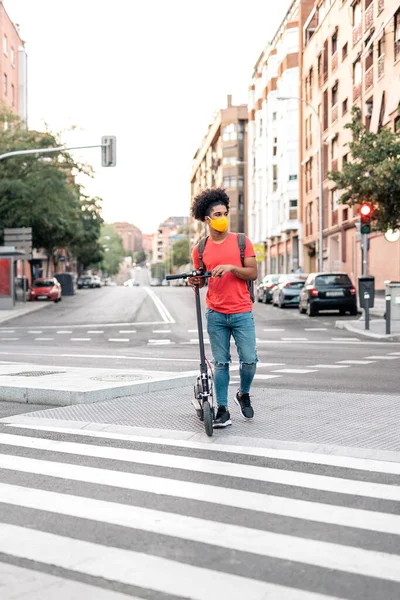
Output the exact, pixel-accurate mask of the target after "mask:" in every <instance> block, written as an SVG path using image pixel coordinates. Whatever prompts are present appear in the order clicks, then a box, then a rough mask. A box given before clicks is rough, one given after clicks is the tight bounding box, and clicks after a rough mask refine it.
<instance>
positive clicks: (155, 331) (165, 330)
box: [152, 329, 171, 333]
mask: <svg viewBox="0 0 400 600" xmlns="http://www.w3.org/2000/svg"><path fill="white" fill-rule="evenodd" d="M152 333H171V329H153V331H152Z"/></svg>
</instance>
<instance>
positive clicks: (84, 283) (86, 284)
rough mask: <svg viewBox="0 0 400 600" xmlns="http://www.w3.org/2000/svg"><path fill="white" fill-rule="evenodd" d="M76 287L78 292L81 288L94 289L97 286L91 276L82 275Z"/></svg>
mask: <svg viewBox="0 0 400 600" xmlns="http://www.w3.org/2000/svg"><path fill="white" fill-rule="evenodd" d="M77 285H78V290H81V289H83V288H95V287H96V286H97V284H96V281H95V279H94V277H93V275H82V277H79V279H78V283H77Z"/></svg>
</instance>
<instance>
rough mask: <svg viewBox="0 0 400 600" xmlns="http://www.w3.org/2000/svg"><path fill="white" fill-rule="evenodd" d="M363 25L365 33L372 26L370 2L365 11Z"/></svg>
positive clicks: (372, 8)
mask: <svg viewBox="0 0 400 600" xmlns="http://www.w3.org/2000/svg"><path fill="white" fill-rule="evenodd" d="M364 23H365V31H367V30H368V29H369V28H370V27H372V25H373V24H374V3H373V2H371V4H370V5H369V6H368V8H367V10H366V11H365V16H364Z"/></svg>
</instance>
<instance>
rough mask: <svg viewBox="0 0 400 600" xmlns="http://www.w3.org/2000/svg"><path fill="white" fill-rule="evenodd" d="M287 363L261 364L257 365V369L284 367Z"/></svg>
mask: <svg viewBox="0 0 400 600" xmlns="http://www.w3.org/2000/svg"><path fill="white" fill-rule="evenodd" d="M285 365H286V363H271V362H259V363H257V369H261V368H262V367H284V366H285Z"/></svg>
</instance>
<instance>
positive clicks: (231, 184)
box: [223, 177, 236, 188]
mask: <svg viewBox="0 0 400 600" xmlns="http://www.w3.org/2000/svg"><path fill="white" fill-rule="evenodd" d="M223 186H224V188H236V177H224V179H223Z"/></svg>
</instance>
